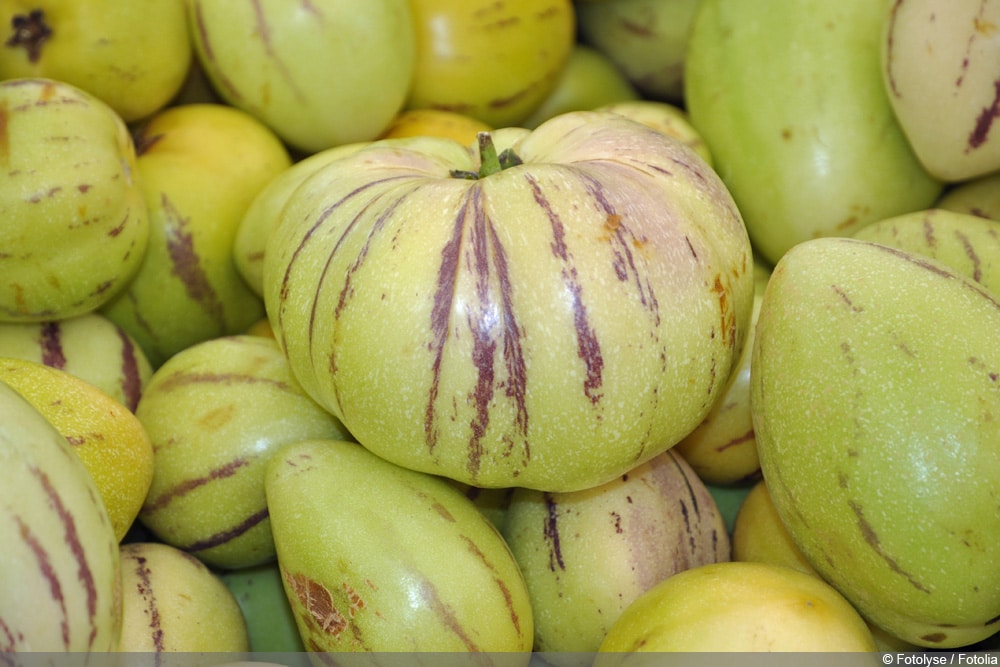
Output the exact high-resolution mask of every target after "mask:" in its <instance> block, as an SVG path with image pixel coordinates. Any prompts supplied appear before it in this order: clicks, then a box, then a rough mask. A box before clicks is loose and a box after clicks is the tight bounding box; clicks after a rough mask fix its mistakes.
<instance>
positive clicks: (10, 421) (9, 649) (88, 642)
mask: <svg viewBox="0 0 1000 667" xmlns="http://www.w3.org/2000/svg"><path fill="white" fill-rule="evenodd" d="M0 544H2V545H3V548H2V549H0V619H2V622H0V625H2V627H3V633H2V634H0V637H2V639H0V650H2V651H3V652H4V653H5V654H6V653H10V654H14V653H19V652H25V653H30V652H41V653H62V652H64V651H68V652H74V653H89V652H98V653H103V652H109V651H114V650H115V647H116V645H117V643H118V637H119V633H120V631H121V623H122V618H121V607H120V601H121V588H120V586H121V581H120V579H119V557H118V540H117V539H116V537H115V532H114V529H113V527H112V524H111V520H110V519H109V517H108V513H107V511H106V510H105V507H104V504H103V503H102V502H101V497H100V493H99V492H98V489H97V486H96V485H95V483H94V480H93V478H92V477H91V476H90V474H89V473H88V472H87V468H86V466H85V465H84V464H83V462H82V461H81V460H80V457H78V456H77V455H76V454H75V453H74V452H73V449H72V447H71V446H70V444H69V442H68V441H67V440H66V438H65V437H63V436H62V435H61V434H60V432H59V431H58V430H56V428H55V427H54V426H53V425H52V424H51V423H50V422H49V421H48V420H47V419H46V418H45V417H44V416H43V415H42V413H41V412H39V411H38V410H36V409H35V408H34V407H32V404H31V403H29V402H28V401H27V400H26V399H25V398H22V397H21V395H20V394H18V393H17V392H16V391H15V390H14V389H12V388H11V387H10V386H8V385H7V384H6V383H4V382H0ZM5 659H6V658H5Z"/></svg>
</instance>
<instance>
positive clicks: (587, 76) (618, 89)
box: [518, 43, 639, 128]
mask: <svg viewBox="0 0 1000 667" xmlns="http://www.w3.org/2000/svg"><path fill="white" fill-rule="evenodd" d="M637 99H639V93H638V92H637V91H636V89H635V88H634V87H633V86H632V84H631V82H629V80H628V78H627V77H626V76H625V74H624V73H623V72H622V71H621V70H620V69H619V68H618V66H617V65H615V63H614V62H612V61H611V59H610V58H608V57H607V56H606V55H605V54H604V53H602V52H601V51H598V50H597V49H595V48H593V47H590V46H587V45H586V44H581V43H577V44H575V45H574V46H573V50H572V51H571V52H570V55H569V60H568V61H567V62H566V64H565V65H564V66H563V69H562V73H561V74H560V75H559V80H558V81H557V82H556V85H555V88H553V89H552V92H550V93H549V95H548V97H546V98H545V100H544V101H543V102H542V104H541V105H540V106H539V107H537V108H536V109H535V110H534V111H532V112H531V115H529V116H528V117H527V118H526V119H524V120H523V121H521V122H520V123H518V125H519V126H521V127H526V128H535V127H538V126H539V125H541V124H542V123H543V122H545V121H546V120H548V119H549V118H552V117H553V116H558V115H559V114H561V113H566V112H567V111H592V110H593V109H596V108H598V107H601V106H604V105H607V104H612V103H615V102H623V101H625V100H637Z"/></svg>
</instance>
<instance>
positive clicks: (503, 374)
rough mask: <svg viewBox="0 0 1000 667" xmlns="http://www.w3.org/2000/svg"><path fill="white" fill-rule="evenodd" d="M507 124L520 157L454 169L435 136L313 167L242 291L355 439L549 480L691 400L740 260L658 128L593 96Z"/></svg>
mask: <svg viewBox="0 0 1000 667" xmlns="http://www.w3.org/2000/svg"><path fill="white" fill-rule="evenodd" d="M508 129H514V128H508ZM518 129H519V130H520V131H515V132H514V133H513V135H516V138H515V139H514V149H515V151H516V152H517V153H518V155H519V156H520V157H521V159H522V160H523V164H521V165H519V166H513V167H511V168H509V169H506V170H503V171H500V172H498V173H495V174H492V175H489V176H485V177H483V178H478V179H476V180H468V179H465V178H456V177H454V176H453V175H452V171H453V170H455V169H457V170H460V171H469V170H472V171H476V170H477V169H478V168H479V164H478V158H475V157H473V155H472V154H471V153H470V152H469V151H467V150H466V149H465V148H464V147H463V146H461V145H459V144H457V143H455V142H451V141H447V140H444V139H435V138H415V139H413V140H411V143H408V144H393V145H378V144H375V145H372V146H369V147H367V148H365V149H363V150H361V151H359V152H357V153H355V154H354V155H352V156H349V157H347V158H344V159H343V160H339V161H337V162H335V163H333V164H330V165H328V166H327V167H325V168H323V169H321V170H320V171H318V172H316V173H315V174H314V175H313V176H312V177H311V178H310V179H309V180H307V181H306V182H305V183H304V184H303V186H301V187H302V188H306V189H307V190H302V189H300V190H298V191H296V193H295V194H293V195H292V197H291V198H290V199H289V201H288V202H287V204H286V208H285V209H284V212H283V219H282V222H281V223H280V224H279V225H278V227H277V228H276V229H275V231H274V233H273V234H272V236H271V245H270V246H269V248H268V253H267V255H266V257H265V263H264V282H265V295H264V299H265V304H266V306H267V310H268V317H269V319H270V321H271V324H272V327H273V329H274V331H275V335H276V336H277V339H278V341H279V343H280V345H281V346H282V349H283V350H284V351H285V353H286V355H288V357H289V363H290V364H291V366H292V368H293V369H294V371H295V374H296V377H298V378H299V381H300V382H301V383H302V386H303V388H304V389H305V390H306V391H307V392H308V393H309V394H310V395H311V396H313V397H314V398H315V399H316V400H317V402H319V403H320V404H321V405H323V406H324V407H326V408H327V409H328V410H330V411H331V412H332V413H333V414H335V415H337V416H338V418H340V419H341V421H342V422H343V423H344V425H345V426H346V427H347V428H348V429H349V430H350V432H351V433H352V434H353V435H354V437H355V438H357V440H358V441H359V442H361V443H362V444H363V445H365V446H366V447H368V448H369V449H371V450H372V451H374V452H375V453H376V454H378V455H380V456H384V457H385V458H388V459H389V460H391V461H393V462H394V463H397V464H399V465H403V466H406V467H411V468H414V469H417V470H422V471H425V472H433V473H435V474H442V475H445V476H448V477H451V478H453V479H456V480H458V481H461V482H464V483H467V484H470V485H473V486H480V487H494V488H495V487H501V488H502V487H512V486H522V487H527V488H535V489H539V490H547V491H570V490H576V489H581V488H587V487H590V486H595V485H597V484H601V483H604V482H607V481H610V480H611V479H613V478H615V477H617V476H618V475H621V474H622V473H624V472H626V471H627V470H629V469H631V468H633V467H635V466H636V465H639V464H640V463H642V462H644V461H647V460H649V459H650V458H652V457H654V456H656V455H657V454H659V453H660V452H662V451H664V450H666V449H667V448H669V447H670V446H672V445H673V444H675V443H676V442H677V441H678V440H679V439H680V438H681V437H683V436H684V435H686V434H687V433H688V432H690V430H691V429H693V428H694V427H695V426H697V424H698V423H699V422H700V421H701V420H702V419H703V417H704V415H705V414H706V413H707V411H708V410H709V408H710V407H711V404H712V403H713V401H714V398H715V397H716V396H717V395H718V392H719V391H720V390H721V387H722V385H723V384H724V383H725V381H726V379H727V378H728V376H729V373H730V369H731V368H732V367H733V365H734V364H735V362H736V357H737V355H738V351H739V350H740V349H741V346H742V342H743V340H744V338H745V336H746V327H747V324H748V321H749V318H750V314H751V308H752V302H753V274H752V257H751V252H750V247H749V242H748V239H747V236H746V231H745V229H744V227H743V225H742V222H741V220H740V218H739V213H738V211H737V210H736V208H735V207H734V206H733V205H732V203H731V200H730V198H729V196H728V193H727V192H726V191H725V189H724V188H723V187H722V184H721V182H720V181H719V179H718V177H717V176H716V175H715V173H714V172H712V170H711V169H710V168H709V167H708V166H707V165H706V164H705V163H704V162H703V161H702V160H700V159H699V158H698V157H697V155H696V154H695V153H694V152H693V151H692V150H691V149H689V148H688V147H687V146H684V145H683V144H681V143H680V142H678V141H676V140H672V139H670V138H669V137H667V136H666V135H663V134H662V133H659V132H657V131H656V130H653V129H651V128H649V127H646V126H644V125H642V124H640V123H636V122H635V121H631V120H629V119H626V118H624V117H622V116H619V115H617V114H612V113H606V114H601V113H596V112H570V113H567V114H562V115H560V116H558V117H556V118H554V119H551V120H550V121H548V122H546V123H544V124H543V125H542V126H540V127H539V128H537V129H536V130H534V131H529V130H526V129H524V128H518ZM497 134H498V137H500V136H506V137H510V136H511V134H512V133H509V132H507V133H499V132H498V133H497ZM506 145H507V144H503V143H502V142H501V141H499V139H498V142H497V148H498V150H502V146H506ZM306 192H309V193H310V194H308V195H307V194H305V193H306ZM300 193H302V194H303V196H301V197H300V196H299V194H300Z"/></svg>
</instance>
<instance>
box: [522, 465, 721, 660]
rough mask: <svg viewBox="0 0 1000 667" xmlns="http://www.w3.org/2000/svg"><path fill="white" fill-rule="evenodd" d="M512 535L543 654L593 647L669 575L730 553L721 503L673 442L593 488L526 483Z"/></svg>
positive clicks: (537, 647) (590, 648)
mask: <svg viewBox="0 0 1000 667" xmlns="http://www.w3.org/2000/svg"><path fill="white" fill-rule="evenodd" d="M503 535H504V537H505V538H506V540H507V544H509V545H510V548H511V551H512V552H513V553H514V557H515V558H516V559H517V562H518V565H519V566H520V568H521V572H522V573H523V574H524V578H525V581H526V582H527V586H528V593H529V594H530V595H531V607H532V610H533V613H534V618H535V650H536V651H543V652H556V653H567V652H568V653H592V652H594V651H596V650H597V648H598V647H599V646H600V644H601V641H602V640H603V639H604V636H605V635H606V634H607V632H608V630H609V629H610V628H611V626H612V625H613V624H614V622H615V621H616V620H617V619H618V617H619V616H620V615H621V613H622V612H623V611H624V610H625V609H626V608H627V607H628V605H629V604H631V603H632V601H633V600H635V599H636V598H638V597H639V596H640V595H642V594H643V593H644V592H646V591H647V590H649V589H650V588H652V587H653V586H655V585H656V584H658V583H659V582H660V581H662V580H664V579H666V578H667V577H670V576H672V575H674V574H676V573H677V572H681V571H683V570H686V569H688V568H690V567H696V566H698V565H704V564H707V563H716V562H719V561H726V560H729V537H728V535H727V533H726V525H725V523H724V521H723V519H722V515H721V514H720V512H719V509H718V508H717V507H716V505H715V501H714V500H713V499H712V496H711V494H710V493H709V491H708V489H707V488H706V487H705V485H704V483H702V481H701V480H700V479H698V476H697V475H696V474H695V472H694V470H692V469H691V467H690V466H689V465H688V464H687V463H686V462H685V461H684V459H682V458H681V457H680V455H678V454H677V453H676V452H674V451H673V449H669V450H667V451H666V452H664V453H662V454H660V455H659V456H657V457H655V458H654V459H652V460H650V461H647V462H646V463H644V464H642V465H640V466H638V467H636V468H634V469H633V470H630V471H629V472H628V473H627V474H625V475H622V476H621V477H619V478H618V479H615V480H613V481H611V482H608V483H607V484H602V485H600V486H597V487H594V488H591V489H585V490H582V491H573V492H569V493H545V492H542V491H534V490H530V489H517V490H516V491H515V492H514V495H513V497H512V498H511V502H510V507H509V508H508V510H507V514H506V520H505V523H504V528H503ZM560 662H561V661H560Z"/></svg>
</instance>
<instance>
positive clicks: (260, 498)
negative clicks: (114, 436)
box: [135, 336, 350, 569]
mask: <svg viewBox="0 0 1000 667" xmlns="http://www.w3.org/2000/svg"><path fill="white" fill-rule="evenodd" d="M135 414H136V417H137V418H138V419H139V421H140V422H141V423H142V425H143V427H144V428H145V429H146V432H147V433H148V434H149V438H150V440H151V442H152V446H153V451H154V454H155V461H156V466H155V470H154V472H153V479H152V483H151V485H150V488H149V492H148V494H147V495H146V498H145V503H144V504H143V507H142V511H141V513H140V515H139V518H140V520H141V521H142V523H143V524H144V525H145V526H146V527H148V528H149V529H150V530H151V531H153V533H154V534H155V535H156V536H157V537H158V538H159V539H160V541H163V542H166V543H168V544H171V545H173V546H175V547H177V548H180V549H184V550H185V551H188V552H190V553H192V554H194V555H195V556H197V557H198V558H200V559H201V560H203V561H205V562H206V563H208V564H210V565H212V566H214V567H221V568H227V569H236V568H241V567H250V566H253V565H258V564H260V563H265V562H268V561H271V560H273V559H274V555H275V554H274V543H273V541H272V539H271V522H270V519H269V517H268V508H267V505H266V502H265V498H264V469H265V467H266V465H267V462H268V460H269V459H270V458H271V457H272V456H273V455H274V454H275V452H276V451H277V450H278V449H279V448H280V447H281V446H282V445H284V444H287V443H289V442H293V441H295V440H304V439H307V438H345V439H349V438H350V434H349V433H348V432H347V431H346V430H345V429H344V428H343V426H342V425H341V424H340V422H339V421H337V419H336V417H334V416H333V415H331V414H329V413H328V412H326V411H325V410H323V409H322V408H320V407H319V406H318V405H316V403H315V402H314V401H313V400H312V399H311V398H309V397H308V396H307V395H306V394H305V393H304V392H303V391H302V389H301V387H300V386H299V383H298V382H297V381H296V380H295V378H294V376H293V375H292V373H291V370H290V369H289V367H288V362H287V361H286V359H285V357H284V355H283V354H282V353H281V350H280V349H278V345H277V343H276V342H275V341H274V339H272V338H265V337H261V336H227V337H221V338H215V339H212V340H209V341H205V342H203V343H200V344H197V345H192V346H191V347H189V348H187V349H185V350H182V351H181V352H178V353H177V354H176V355H174V356H173V357H171V358H170V359H169V360H168V361H167V362H166V363H165V364H163V366H161V367H160V368H159V369H157V371H156V373H154V374H153V377H152V379H151V380H150V382H149V386H148V387H147V389H146V392H145V393H144V394H143V396H142V399H141V400H140V401H139V407H138V408H137V409H136V413H135Z"/></svg>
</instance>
